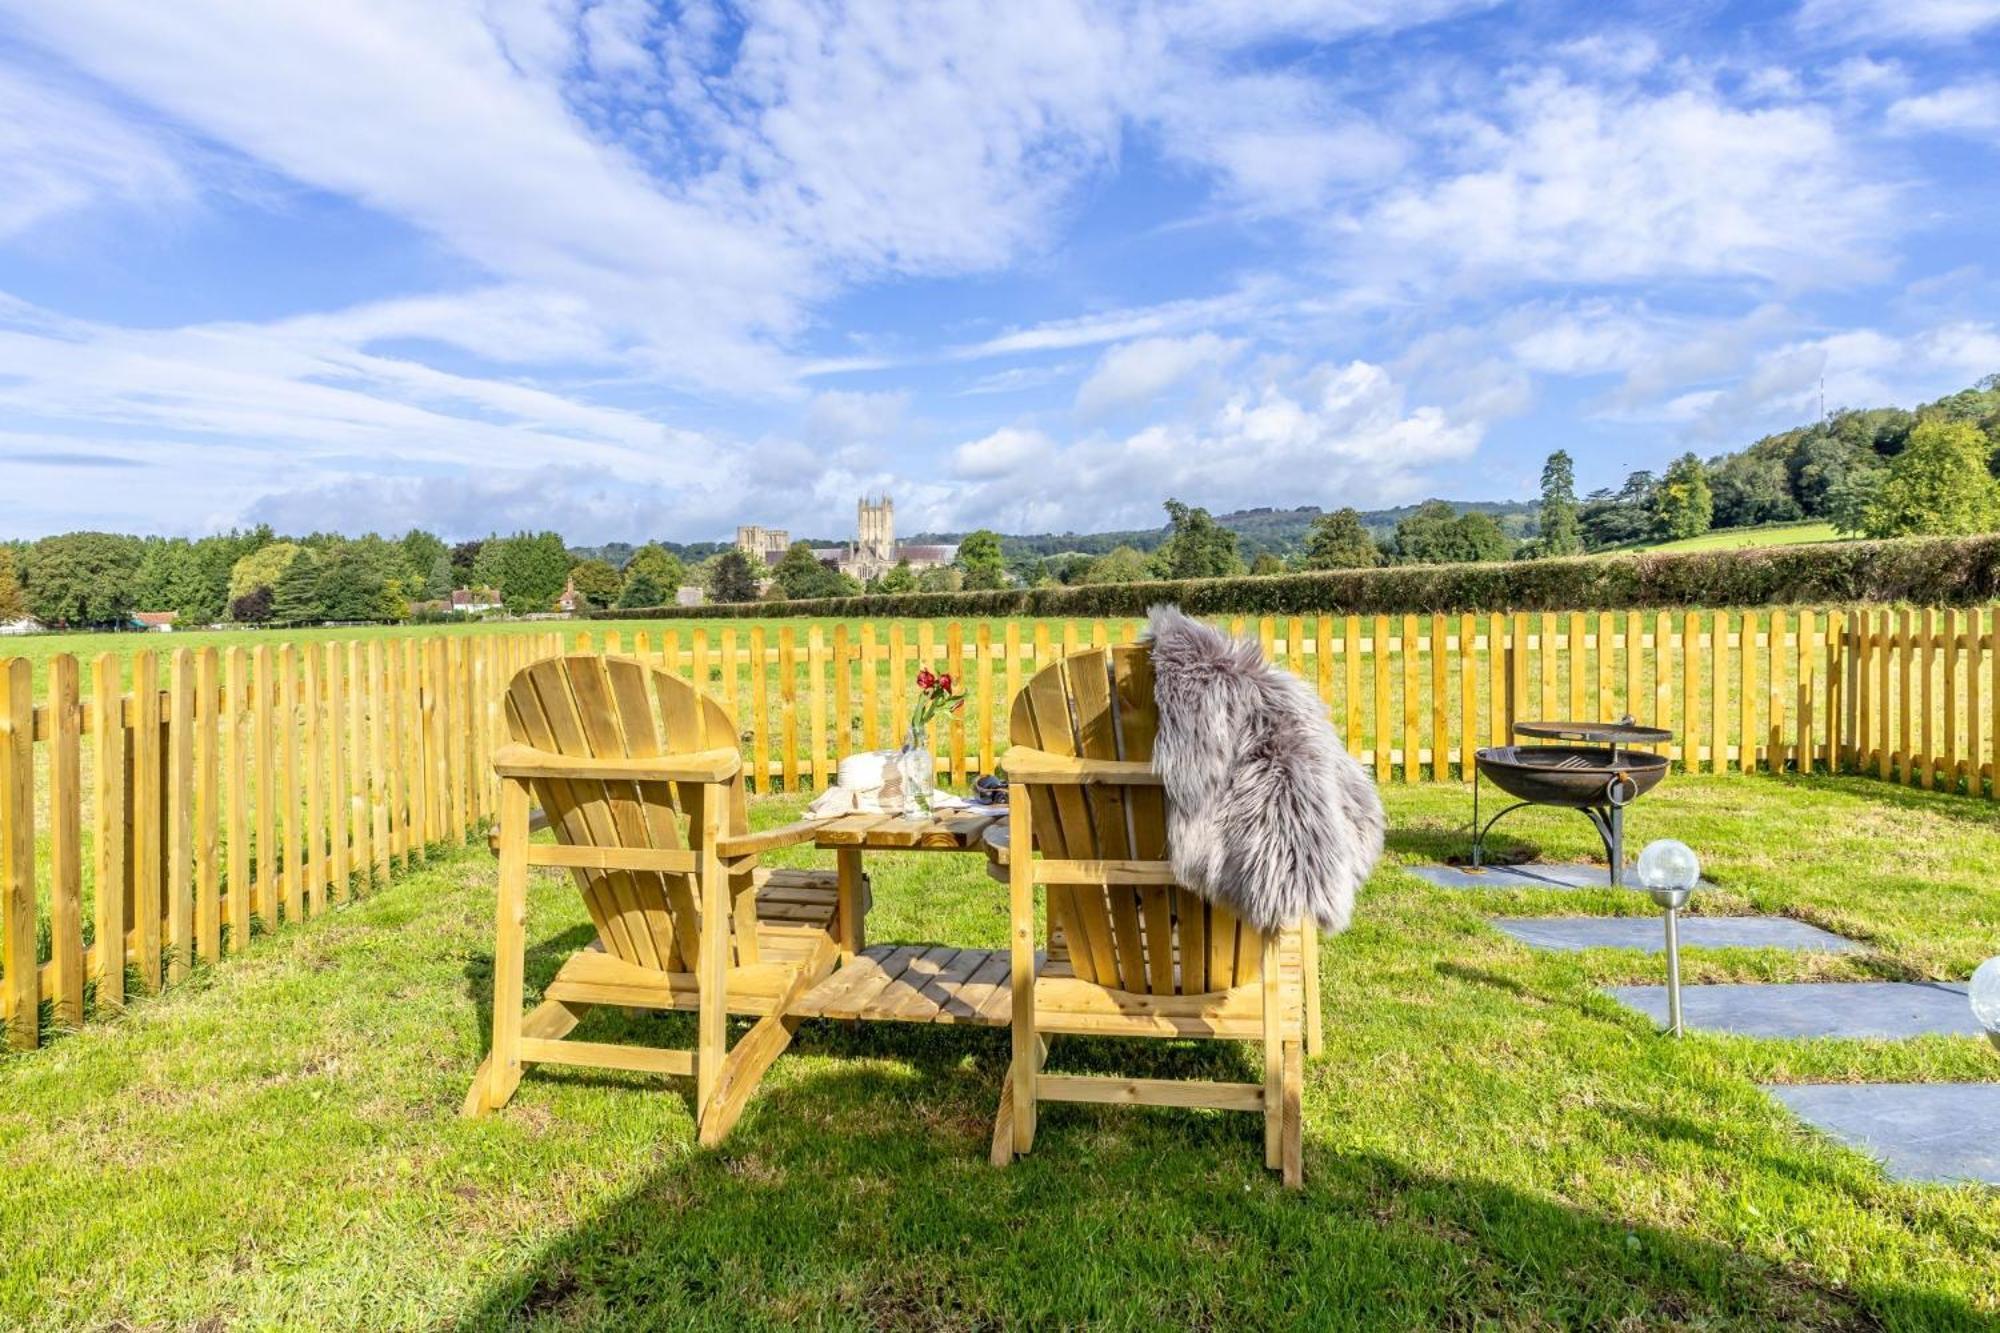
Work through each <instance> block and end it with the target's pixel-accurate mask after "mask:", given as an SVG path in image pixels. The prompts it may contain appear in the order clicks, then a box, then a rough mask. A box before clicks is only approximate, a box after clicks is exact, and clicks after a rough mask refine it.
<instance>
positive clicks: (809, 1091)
mask: <svg viewBox="0 0 2000 1333" xmlns="http://www.w3.org/2000/svg"><path fill="white" fill-rule="evenodd" d="M825 1026H828V1025H815V1024H808V1025H807V1031H806V1032H802V1033H801V1036H802V1038H804V1037H806V1035H807V1032H809V1031H810V1030H811V1029H813V1028H814V1027H825ZM899 1029H900V1030H899ZM864 1035H865V1038H866V1041H865V1044H867V1045H870V1046H879V1048H880V1049H879V1050H878V1052H877V1053H879V1054H883V1055H887V1054H888V1052H889V1051H890V1050H891V1049H899V1050H902V1051H904V1052H905V1054H906V1055H907V1051H908V1048H909V1045H910V1044H911V1043H914V1044H916V1045H918V1046H928V1045H932V1044H936V1042H937V1038H938V1037H939V1036H940V1035H944V1036H953V1035H956V1036H957V1037H958V1038H959V1040H958V1041H956V1042H952V1043H946V1044H948V1045H952V1046H954V1047H956V1048H957V1049H958V1050H959V1051H960V1058H959V1059H958V1060H956V1061H949V1062H941V1063H940V1064H939V1066H938V1069H939V1072H937V1073H935V1074H933V1075H929V1076H926V1077H924V1078H910V1077H907V1076H902V1077H899V1076H897V1075H895V1074H890V1073H884V1072H883V1071H881V1070H880V1069H879V1067H876V1068H870V1069H840V1068H835V1069H833V1070H831V1071H829V1072H824V1073H815V1074H813V1075H809V1076H807V1077H805V1078H802V1079H798V1080H796V1081H792V1082H789V1083H786V1084H783V1085H781V1086H772V1087H768V1088H766V1089H765V1091H764V1092H763V1093H762V1094H761V1095H760V1097H759V1099H758V1101H757V1103H756V1104H754V1105H753V1107H752V1110H751V1111H750V1113H749V1114H748V1116H746V1118H745V1120H744V1122H743V1123H742V1124H741V1125H740V1126H739V1127H738V1129H737V1131H736V1133H735V1135H734V1136H733V1137H732V1138H731V1140H730V1142H729V1143H728V1144H726V1145H725V1146H724V1147H723V1148H721V1149H719V1150H715V1151H701V1150H696V1149H693V1148H692V1147H688V1146H685V1145H663V1148H662V1153H661V1156H662V1159H663V1160H662V1163H661V1165H660V1166H659V1167H658V1168H657V1169H656V1170H654V1172H653V1173H652V1174H651V1175H650V1176H648V1177H647V1178H646V1179H645V1180H644V1181H643V1182H641V1183H640V1184H639V1185H637V1186H636V1187H635V1188H633V1189H632V1190H631V1191H630V1192H628V1193H627V1194H626V1195H624V1196H623V1197H622V1198H620V1199H619V1200H618V1201H617V1202H615V1203H614V1204H612V1205H611V1206H609V1207H608V1208H606V1209H605V1210H604V1211H602V1212H600V1213H599V1214H598V1215H596V1216H595V1217H593V1218H591V1219H590V1220H588V1221H587V1222H585V1223H583V1224H582V1225H579V1226H577V1227H574V1228H573V1229H571V1230H569V1231H568V1232H566V1233H564V1234H563V1235H561V1236H559V1237H557V1238H556V1239H554V1240H552V1241H550V1242H549V1243H548V1244H546V1245H545V1246H544V1247H543V1248H542V1249H541V1250H540V1251H539V1252H538V1253H536V1254H535V1255H534V1256H533V1257H532V1258H531V1259H530V1260H529V1261H528V1262H527V1263H526V1264H524V1265H523V1266H521V1267H519V1268H518V1269H516V1270H514V1271H512V1272H508V1273H506V1274H504V1275H502V1276H500V1277H498V1278H496V1279H495V1280H494V1281H493V1282H492V1284H491V1285H490V1287H489V1288H488V1289H487V1290H486V1291H485V1292H484V1293H483V1295H482V1296H481V1297H480V1298H479V1299H478V1300H477V1301H476V1302H475V1303H473V1304H472V1305H471V1306H470V1307H469V1308H467V1309H465V1310H463V1311H462V1312H461V1313H460V1315H459V1316H458V1318H457V1319H456V1320H455V1326H456V1327H459V1328H463V1329H487V1328H519V1327H562V1328H571V1327H617V1328H686V1327H730V1328H745V1327H776V1326H789V1325H807V1326H815V1327H817V1326H824V1325H835V1326H860V1327H877V1328H938V1327H945V1328H999V1327H1045V1326H1057V1325H1061V1326H1078V1325H1092V1326H1108V1327H1204V1328H1251V1327H1312V1328H1372V1327H1421V1328H1434V1327H1452V1328H1459V1327H1474V1326H1485V1325H1489V1324H1492V1325H1498V1326H1507V1327H1537V1328H1544V1327H1557V1328H1568V1327H1588V1328H1600V1327H1646V1328H1651V1327H1662V1326H1676V1327H1677V1326H1686V1325H1700V1326H1703V1327H1715V1326H1731V1327H1755V1328H1768V1327H1780V1326H1782V1327H1795V1328H1842V1329H1844V1328H1857V1329H1858V1328H1877V1327H1882V1326H1884V1325H1885V1324H1886V1325H1889V1326H1901V1327H1911V1328H1918V1327H1920V1328H1954V1327H1968V1328H1969V1327H1978V1326H1981V1320H1982V1316H1981V1315H1980V1314H1979V1313H1978V1312H1976V1311H1974V1310H1973V1309H1971V1308H1970V1307H1969V1306H1967V1305H1966V1304H1964V1303H1963V1302H1961V1301H1959V1300H1957V1299H1955V1298H1952V1297H1950V1296H1947V1295H1943V1294H1940V1293H1937V1292H1929V1291H1924V1290H1921V1289H1919V1288H1916V1287H1913V1286H1908V1285H1902V1284H1878V1285H1873V1286H1869V1285H1860V1286H1856V1287H1840V1286H1837V1285H1835V1284H1833V1283H1831V1282H1829V1281H1827V1280H1825V1279H1823V1278H1821V1277H1819V1276H1818V1275H1816V1274H1814V1273H1812V1272H1811V1271H1809V1270H1808V1269H1806V1268H1804V1267H1802V1266H1798V1265H1793V1264H1788V1263H1781V1262H1774V1261H1772V1260H1770V1259H1767V1258H1763V1257H1760V1256H1758V1255H1756V1254H1753V1253H1750V1252H1748V1251H1747V1250H1745V1249H1739V1248H1733V1247H1730V1246H1727V1245H1720V1244H1715V1243H1711V1242H1708V1241H1703V1240H1697V1239H1693V1238H1690V1237H1687V1236H1684V1235H1681V1234H1679V1233H1676V1232H1674V1231H1672V1230H1669V1229H1665V1228H1662V1227H1656V1226H1649V1225H1645V1224H1643V1223H1635V1222H1633V1221H1631V1220H1628V1219H1623V1218H1619V1217H1616V1216H1612V1215H1608V1214H1605V1213H1600V1212H1595V1211H1592V1210H1590V1209H1587V1208H1579V1207H1574V1206H1571V1205H1568V1204H1565V1203H1561V1202H1558V1201H1556V1200H1552V1199H1549V1198H1546V1197H1538V1196H1536V1195H1534V1194H1530V1193H1528V1192H1525V1191H1523V1190H1519V1189H1515V1188H1512V1187H1509V1186H1505V1185H1500V1184H1496V1183H1493V1182H1490V1181H1485V1180H1479V1179H1473V1178H1466V1177H1454V1176H1447V1175H1442V1174H1438V1173H1434V1172H1429V1171H1425V1170H1422V1169H1418V1168H1416V1167H1413V1166H1411V1165H1410V1164H1408V1163H1405V1162H1400V1161H1397V1160H1394V1159H1392V1158H1390V1157H1388V1156H1385V1155H1382V1154H1380V1153H1373V1152H1359V1151H1342V1150H1338V1149H1335V1148H1332V1147H1328V1146H1326V1145H1324V1144H1322V1143H1319V1142H1315V1141H1314V1140H1313V1139H1311V1138H1310V1137H1309V1139H1308V1145H1307V1157H1306V1172H1307V1187H1306V1189H1305V1190H1304V1191H1303V1192H1302V1193H1298V1194H1292V1193H1288V1192H1286V1191H1284V1190H1282V1189H1280V1188H1278V1186H1277V1184H1276V1182H1275V1180H1273V1179H1272V1178H1271V1177H1270V1176H1269V1174H1268V1173H1266V1172H1265V1171H1264V1170H1263V1167H1262V1157H1261V1140H1260V1137H1259V1123H1260V1122H1259V1120H1258V1118H1257V1117H1255V1116H1249V1115H1242V1114H1229V1113H1218V1112H1193V1111H1172V1110H1146V1111H1138V1110H1132V1109H1129V1108H1108V1107H1082V1106H1052V1107H1046V1108H1044V1111H1043V1116H1042V1125H1041V1129H1040V1133H1039V1136H1038V1139H1037V1144H1036V1149H1035V1151H1034V1153H1032V1154H1031V1155H1030V1156H1028V1157H1027V1158H1025V1159H1023V1160H1022V1161H1020V1162H1018V1163H1016V1164H1015V1165H1014V1166H1012V1167H1011V1168H1009V1169H1007V1170H1005V1171H995V1170H993V1169H992V1168H990V1167H989V1166H987V1165H986V1164H985V1160H984V1157H985V1154H984V1146H985V1142H986V1136H987V1132H988V1126H989V1117H990V1115H991V1112H992V1109H993V1106H994V1102H995V1099H996V1098H997V1096H998V1076H997V1068H998V1060H999V1059H1000V1058H1004V1051H1003V1050H1002V1049H1001V1043H1000V1042H997V1041H996V1042H992V1043H990V1044H991V1045H992V1046H993V1047H994V1050H993V1051H991V1052H984V1053H982V1054H983V1055H985V1056H993V1057H994V1058H990V1059H989V1058H979V1057H977V1056H976V1057H975V1058H971V1059H967V1058H965V1056H966V1055H967V1054H968V1053H967V1052H966V1051H965V1050H964V1047H965V1044H966V1043H965V1042H964V1040H963V1037H964V1035H965V1034H963V1033H959V1034H951V1033H941V1032H940V1030H938V1029H922V1028H905V1027H902V1025H892V1024H880V1025H875V1026H874V1027H871V1028H870V1029H869V1030H868V1031H867V1032H866V1034H864ZM984 1035H999V1034H984ZM981 1044H984V1043H975V1045H981ZM1065 1044H1066V1043H1059V1044H1058V1047H1057V1052H1058V1055H1056V1056H1052V1064H1060V1065H1061V1066H1062V1067H1065V1068H1068V1067H1072V1065H1071V1061H1070V1059H1069V1058H1068V1057H1067V1054H1066V1053H1065V1052H1064V1046H1065ZM1076 1045H1077V1047H1078V1050H1079V1054H1082V1055H1083V1057H1084V1058H1085V1059H1086V1060H1087V1061H1094V1060H1096V1059H1097V1058H1100V1057H1099V1055H1098V1054H1097V1053H1096V1052H1093V1051H1091V1050H1090V1049H1089V1048H1095V1047H1105V1046H1109V1045H1110V1043H1104V1042H1081V1043H1077V1044H1076ZM1141 1045H1143V1046H1147V1047H1152V1048H1155V1049H1160V1050H1164V1051H1166V1052H1167V1054H1166V1055H1164V1056H1163V1057H1162V1060H1161V1062H1162V1063H1163V1064H1172V1063H1173V1062H1174V1061H1175V1060H1178V1059H1186V1058H1188V1055H1189V1053H1188V1052H1187V1050H1186V1048H1182V1047H1168V1046H1166V1045H1165V1044H1163V1043H1133V1044H1130V1045H1124V1046H1120V1047H1119V1052H1120V1054H1121V1055H1122V1056H1127V1057H1129V1056H1130V1055H1133V1054H1136V1053H1137V1051H1136V1049H1135V1048H1136V1047H1138V1046H1141ZM1194 1055H1195V1059H1196V1062H1197V1064H1200V1065H1204V1066H1211V1065H1217V1064H1219V1065H1229V1064H1231V1063H1232V1062H1236V1061H1241V1060H1243V1059H1244V1057H1243V1055H1242V1054H1241V1053H1240V1052H1231V1051H1229V1050H1227V1049H1226V1048H1221V1047H1217V1046H1214V1045H1206V1046H1204V1047H1203V1048H1202V1050H1201V1051H1200V1052H1197V1053H1194ZM1122 1063H1123V1064H1124V1065H1126V1066H1128V1067H1129V1059H1128V1060H1124V1061H1123V1062H1122ZM1179 1072H1181V1073H1183V1074H1187V1073H1195V1074H1202V1073H1206V1074H1207V1076H1214V1073H1213V1071H1212V1069H1206V1070H1204V1069H1195V1070H1186V1069H1183V1070H1181V1071H1179ZM1233 1076H1240V1075H1233ZM524 1095H532V1089H531V1088H529V1087H525V1086H524ZM632 1095H634V1096H644V1095H646V1094H645V1093H644V1092H641V1091H636V1090H635V1091H634V1092H633V1093H632ZM1662 1128H1663V1131H1664V1132H1672V1128H1673V1127H1671V1126H1663V1127H1662ZM522 1188H523V1189H524V1190H526V1191H528V1192H530V1193H532V1191H533V1189H534V1188H535V1186H534V1182H531V1181H530V1182H522Z"/></svg>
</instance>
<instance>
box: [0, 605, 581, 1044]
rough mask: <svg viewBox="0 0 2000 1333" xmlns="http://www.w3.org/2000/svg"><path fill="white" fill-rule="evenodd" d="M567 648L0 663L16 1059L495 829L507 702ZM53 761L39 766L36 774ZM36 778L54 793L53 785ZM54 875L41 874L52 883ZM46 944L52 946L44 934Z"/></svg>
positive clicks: (275, 650)
mask: <svg viewBox="0 0 2000 1333" xmlns="http://www.w3.org/2000/svg"><path fill="white" fill-rule="evenodd" d="M559 650H560V640H559V637H558V636H557V635H555V634H552V633H542V634H532V635H527V634H509V635H492V636H485V637H463V636H454V637H445V636H436V637H429V638H415V637H406V638H393V639H377V640H373V641H370V642H366V643H359V642H355V643H328V644H313V645H308V646H305V647H299V646H295V645H292V644H278V645H274V646H260V647H258V648H257V649H255V650H254V651H251V650H248V649H244V648H232V649H229V650H228V651H227V652H223V653H218V652H217V650H215V649H213V648H208V649H204V650H201V651H198V652H197V651H191V650H187V649H181V650H179V651H176V652H173V653H171V654H170V655H169V658H168V662H167V668H168V672H167V681H168V684H167V688H166V689H164V690H161V689H157V688H147V687H148V686H150V685H153V684H154V683H155V682H157V681H158V680H159V679H160V676H159V666H160V663H159V661H158V660H157V658H156V655H155V653H154V652H152V651H151V650H147V651H142V652H139V653H137V654H134V655H133V656H132V658H131V662H130V666H131V679H132V681H133V682H134V685H135V688H133V689H132V690H130V691H125V690H124V689H123V687H122V683H123V681H124V679H125V668H126V665H127V663H126V660H125V657H124V655H123V654H111V653H106V654H103V655H101V656H99V657H98V658H97V659H96V660H95V661H94V662H92V664H91V668H90V673H89V681H88V684H87V686H86V684H85V682H84V680H83V678H82V672H81V670H80V668H79V665H78V663H77V661H76V659H75V658H74V657H68V656H62V657H57V658H55V659H53V660H52V661H51V662H50V664H49V668H48V673H47V680H46V684H45V692H44V698H43V700H42V701H41V702H39V703H38V702H37V701H36V699H35V698H34V690H33V686H32V679H33V677H32V673H31V669H30V667H31V664H30V663H29V662H28V661H27V660H26V659H24V658H14V659H9V660H3V661H0V909H3V910H4V927H5V929H4V937H0V1018H4V1021H5V1022H6V1024H7V1030H8V1040H9V1044H10V1045H13V1046H15V1047H28V1046H33V1045H35V1044H36V1043H37V1041H38V1040H39V1033H40V1029H41V1026H42V1021H43V1020H42V1013H41V1010H42V1007H43V1005H44V1004H47V1005H48V1006H50V1009H51V1013H50V1019H51V1020H52V1021H53V1022H54V1023H55V1024H56V1025H57V1026H62V1027H68V1026H74V1025H76V1024H77V1023H79V1022H81V1021H82V1019H83V1017H84V1014H85V1008H86V993H87V992H88V996H89V999H90V1002H91V1005H92V1006H93V1007H94V1008H95V1009H96V1010H99V1011H104V1010H111V1009H116V1008H118V1007H119V1006H121V1005H122V1004H123V1003H124V1000H125V996H126V988H127V985H128V981H135V982H136V984H137V985H138V986H140V987H141V988H143V989H145V990H148V991H154V990H158V989H159V988H160V987H161V986H162V985H163V984H165V983H169V982H172V981H176V980H179V979H180V978H181V977H183V976H185V975H186V974H187V972H188V971H189V969H190V968H191V967H192V966H193V964H194V961H195V959H197V958H200V959H201V960H203V961H207V962H214V961H216V960H217V959H219V958H221V957H222V956H223V954H224V953H225V951H226V952H229V953H236V952H240V951H241V950H242V949H244V948H245V947H247V946H248V945H249V943H250V941H251V939H252V938H253V936H254V935H255V934H256V933H258V932H259V931H267V930H272V929H275V928H276V927H277V926H279V925H280V924H281V923H284V922H290V921H298V920H302V919H304V918H306V917H309V916H315V915H317V914H319V913H320V912H323V911H325V910H326V908H327V907H328V905H329V904H332V903H338V902H341V901H343V900H344V899H345V898H347V897H348V896H349V895H350V894H352V893H354V892H358V891H360V890H361V889H362V888H364V887H366V886H367V885H368V884H369V883H370V882H379V881H381V880H383V879H386V877H387V876H388V875H389V873H390V872H391V870H392V868H394V867H398V866H401V867H407V866H409V865H411V864H413V863H414V861H415V860H416V859H418V858H420V857H422V856H424V855H425V854H426V853H427V851H428V849H429V848H431V847H433V846H435V845H438V844H446V843H452V842H460V841H463V839H464V838H465V836H466V834H467V833H468V832H470V831H471V830H472V829H474V828H475V827H476V826H477V825H478V824H479V823H480V821H481V820H483V819H485V818H487V817H488V816H489V815H490V814H491V813H492V810H493V803H494V800H495V785H494V783H493V781H492V778H491V772H490V766H489V763H488V760H487V754H488V747H489V743H490V738H491V737H492V736H493V734H494V727H495V725H496V722H497V713H496V709H497V703H498V699H499V692H498V689H497V686H498V685H499V684H501V683H504V682H505V681H506V680H507V678H508V677H509V676H510V675H511V673H512V672H513V671H514V670H516V669H518V668H519V667H520V666H522V665H525V664H526V663H527V662H528V661H530V660H533V659H534V658H538V657H542V656H545V655H547V654H549V653H552V652H556V651H559ZM38 750H39V751H40V754H41V757H42V760H43V762H42V764H40V765H38V764H37V763H36V759H37V752H38ZM38 769H39V772H38ZM38 870H39V871H43V872H45V873H46V881H45V884H44V881H43V880H42V878H41V876H40V874H38ZM44 931H46V933H44Z"/></svg>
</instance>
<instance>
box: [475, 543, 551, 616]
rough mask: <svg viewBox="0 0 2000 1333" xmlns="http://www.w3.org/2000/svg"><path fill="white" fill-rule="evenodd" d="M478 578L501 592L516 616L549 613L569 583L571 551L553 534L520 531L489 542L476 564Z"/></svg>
mask: <svg viewBox="0 0 2000 1333" xmlns="http://www.w3.org/2000/svg"><path fill="white" fill-rule="evenodd" d="M473 572H474V575H475V576H476V577H477V578H478V579H479V581H480V582H481V583H483V584H486V585H488V586H491V587H495V588H498V589H499V590H500V600H501V602H502V603H503V604H504V605H505V606H506V608H507V609H508V610H509V611H511V612H513V613H515V614H516V615H518V614H520V613H521V612H524V611H547V610H550V609H551V608H553V607H554V606H555V604H556V598H558V597H560V596H562V590H563V586H564V585H565V584H566V583H568V582H569V548H568V547H566V546H564V545H563V539H562V538H561V537H560V536H559V535H558V534H556V533H553V532H539V533H533V534H530V533H526V532H517V533H515V534H514V535H513V536H511V537H502V538H499V539H497V540H495V539H489V540H488V541H487V542H486V544H485V545H484V546H483V547H481V548H480V552H479V556H478V559H476V560H475V561H474V562H473Z"/></svg>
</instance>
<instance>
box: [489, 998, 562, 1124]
mask: <svg viewBox="0 0 2000 1333" xmlns="http://www.w3.org/2000/svg"><path fill="white" fill-rule="evenodd" d="M589 1012H590V1006H589V1005H587V1004H577V1003H575V1002H574V1001H563V1000H543V1001H542V1002H541V1003H540V1004H538V1005H536V1006H535V1007H534V1008H533V1009H532V1010H530V1011H529V1012H528V1016H527V1017H526V1018H524V1019H522V1020H521V1035H522V1036H523V1037H539V1038H541V1039H543V1040H545V1041H561V1040H562V1039H563V1038H564V1037H566V1036H568V1035H569V1034H570V1031H571V1029H573V1028H575V1027H576V1025H577V1022H578V1020H580V1019H581V1018H582V1017H583V1016H584V1015H585V1014H586V1013H589ZM492 1076H493V1057H492V1056H491V1055H489V1056H487V1057H486V1059H485V1060H483V1061H482V1062H480V1065H479V1072H478V1073H476V1074H474V1075H473V1076H472V1087H471V1088H469V1089H468V1090H467V1091H466V1094H465V1104H464V1105H463V1106H461V1107H460V1108H459V1114H460V1115H463V1116H467V1117H472V1116H480V1115H484V1114H485V1113H486V1112H488V1111H497V1110H499V1109H500V1106H501V1105H504V1104H505V1103H497V1104H494V1105H488V1104H487V1100H486V1099H487V1093H488V1091H489V1089H490V1088H491V1080H492ZM519 1082H520V1079H519V1077H518V1075H517V1076H516V1078H515V1083H516V1084H517V1085H518V1083H519ZM509 1092H510V1094H511V1092H512V1089H509Z"/></svg>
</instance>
